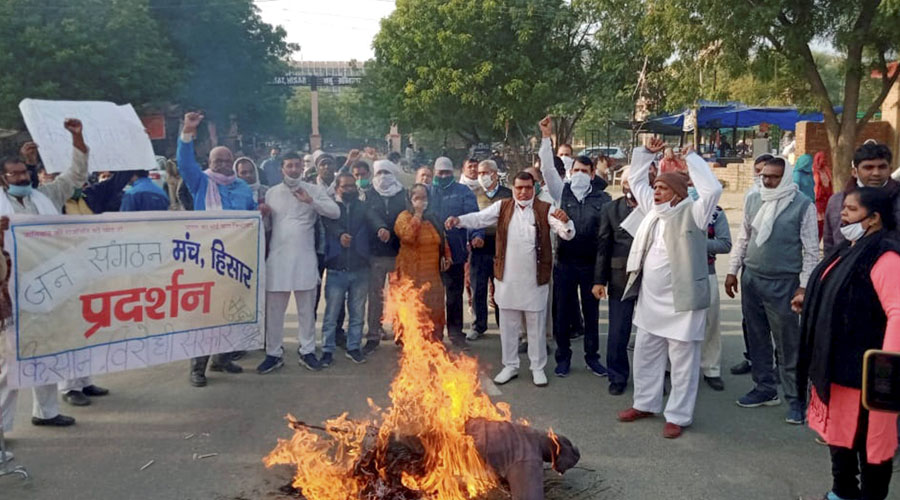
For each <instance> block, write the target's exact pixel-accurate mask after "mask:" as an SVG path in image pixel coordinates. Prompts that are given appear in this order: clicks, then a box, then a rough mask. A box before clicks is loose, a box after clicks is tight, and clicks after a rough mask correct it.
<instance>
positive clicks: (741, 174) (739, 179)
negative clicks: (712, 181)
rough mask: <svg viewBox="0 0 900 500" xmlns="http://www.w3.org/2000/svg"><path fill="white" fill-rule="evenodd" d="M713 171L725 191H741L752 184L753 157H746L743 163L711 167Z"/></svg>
mask: <svg viewBox="0 0 900 500" xmlns="http://www.w3.org/2000/svg"><path fill="white" fill-rule="evenodd" d="M713 173H715V174H716V178H718V179H719V181H720V182H721V183H722V188H723V189H724V190H725V191H732V192H737V193H743V192H744V191H746V190H747V189H749V188H750V186H752V185H753V159H752V158H748V159H746V160H744V163H729V164H728V166H725V167H721V168H713Z"/></svg>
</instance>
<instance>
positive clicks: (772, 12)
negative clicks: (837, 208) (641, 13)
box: [644, 0, 900, 185]
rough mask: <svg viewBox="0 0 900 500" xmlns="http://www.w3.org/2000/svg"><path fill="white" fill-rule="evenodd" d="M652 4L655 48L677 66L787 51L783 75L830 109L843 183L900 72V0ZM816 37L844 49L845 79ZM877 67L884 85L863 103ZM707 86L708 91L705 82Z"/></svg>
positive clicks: (647, 24) (673, 0)
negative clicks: (892, 68) (897, 61)
mask: <svg viewBox="0 0 900 500" xmlns="http://www.w3.org/2000/svg"><path fill="white" fill-rule="evenodd" d="M646 5H647V7H646V8H647V16H646V17H645V19H644V28H645V32H646V33H647V34H648V37H649V38H650V39H651V40H652V41H653V42H654V43H652V44H650V45H649V47H648V50H650V51H651V52H653V53H656V54H668V55H669V56H672V55H673V54H674V55H675V58H676V61H675V62H674V63H673V64H672V65H670V66H672V67H673V68H676V70H677V69H678V68H679V67H682V68H684V71H686V72H690V71H695V72H696V71H698V70H701V69H706V70H714V69H716V68H718V67H724V68H726V69H731V70H733V69H734V68H740V67H741V66H742V65H747V64H748V61H749V62H750V64H751V65H752V64H753V63H754V61H755V60H756V59H757V58H758V57H766V56H767V55H768V54H769V53H773V54H777V55H778V57H780V58H782V59H783V60H784V61H785V62H786V64H784V66H783V68H784V69H785V70H786V71H785V74H783V77H784V78H796V79H800V80H803V81H805V83H806V84H807V85H808V93H809V96H810V98H811V100H812V101H813V102H814V103H815V105H816V107H817V108H819V109H820V110H821V111H822V112H823V114H824V115H825V126H826V129H827V134H828V141H829V143H830V145H831V154H832V165H833V168H834V172H835V183H836V184H837V185H842V184H843V182H844V181H845V180H846V179H847V177H848V176H849V170H850V163H851V158H852V156H853V146H854V143H855V140H856V136H857V132H858V131H859V130H860V129H861V128H862V127H863V126H864V125H865V124H866V123H868V121H869V120H871V118H872V117H873V116H874V114H875V113H876V112H877V111H878V109H879V107H880V105H881V103H882V102H883V101H884V98H885V97H886V96H887V93H888V91H889V90H890V88H891V86H893V84H894V82H895V81H896V79H897V75H898V72H894V73H893V74H889V72H888V71H887V59H888V58H889V57H891V56H892V55H896V53H897V49H898V43H900V38H898V37H897V36H896V33H895V32H894V31H895V29H896V26H897V24H898V21H900V1H898V0H884V1H882V0H859V1H854V2H849V1H845V0H781V1H768V2H732V1H725V0H647V2H646ZM814 42H816V43H818V44H827V45H830V46H831V47H833V48H834V50H835V51H836V52H837V53H838V54H839V55H840V59H841V64H839V65H838V66H837V67H838V68H839V69H837V71H838V73H839V75H840V79H839V81H840V82H841V83H840V84H839V85H834V84H833V85H831V86H830V88H829V85H828V83H827V79H826V78H827V75H828V74H829V72H832V71H834V65H833V64H832V65H829V64H830V63H829V61H827V60H825V59H827V58H822V57H819V58H817V57H816V55H815V54H814V52H813V48H812V47H813V43H814ZM779 67H782V66H779ZM873 69H875V70H879V71H880V72H881V74H882V78H881V81H880V82H879V83H880V85H879V88H878V90H877V92H875V93H874V96H872V99H871V102H869V103H868V105H867V106H866V107H865V108H861V102H862V101H861V97H860V96H861V92H862V94H863V98H865V99H867V100H868V98H867V97H866V95H865V92H864V91H862V89H864V87H865V81H866V80H867V79H868V78H869V72H870V71H871V70H873ZM735 73H739V74H740V73H741V72H740V71H735ZM707 74H708V73H707ZM695 81H696V80H695ZM832 81H834V79H832ZM701 87H704V88H703V90H704V91H705V84H704V85H701ZM778 87H780V88H782V89H784V88H785V87H786V86H783V85H782V86H778ZM669 97H671V96H669ZM836 105H841V106H843V114H841V115H838V114H836V113H835V112H834V108H835V106H836ZM858 112H862V116H861V117H859V118H858V117H857V114H858Z"/></svg>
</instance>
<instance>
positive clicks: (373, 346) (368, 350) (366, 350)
mask: <svg viewBox="0 0 900 500" xmlns="http://www.w3.org/2000/svg"><path fill="white" fill-rule="evenodd" d="M380 343H381V342H380V341H378V340H369V341H368V342H366V346H365V347H363V348H362V353H363V356H368V355H369V354H372V353H373V352H375V351H376V350H378V344H380Z"/></svg>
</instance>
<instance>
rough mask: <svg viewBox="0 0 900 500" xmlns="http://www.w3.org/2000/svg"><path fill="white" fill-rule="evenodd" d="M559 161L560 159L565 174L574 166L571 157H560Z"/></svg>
mask: <svg viewBox="0 0 900 500" xmlns="http://www.w3.org/2000/svg"><path fill="white" fill-rule="evenodd" d="M560 159H562V162H563V166H565V167H566V172H568V171H569V170H572V165H574V164H575V160H574V159H572V157H571V156H560Z"/></svg>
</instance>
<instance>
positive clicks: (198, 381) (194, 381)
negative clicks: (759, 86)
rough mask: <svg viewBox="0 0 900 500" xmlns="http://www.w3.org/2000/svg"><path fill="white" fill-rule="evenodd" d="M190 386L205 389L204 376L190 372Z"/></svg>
mask: <svg viewBox="0 0 900 500" xmlns="http://www.w3.org/2000/svg"><path fill="white" fill-rule="evenodd" d="M191 385H192V386H194V387H206V375H204V374H202V373H200V372H191Z"/></svg>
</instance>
